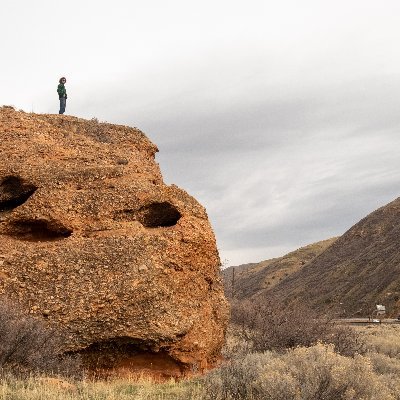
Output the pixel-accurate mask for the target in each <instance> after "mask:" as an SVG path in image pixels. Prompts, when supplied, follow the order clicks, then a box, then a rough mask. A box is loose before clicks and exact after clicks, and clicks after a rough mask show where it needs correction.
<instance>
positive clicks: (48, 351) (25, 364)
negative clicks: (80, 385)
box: [0, 301, 80, 374]
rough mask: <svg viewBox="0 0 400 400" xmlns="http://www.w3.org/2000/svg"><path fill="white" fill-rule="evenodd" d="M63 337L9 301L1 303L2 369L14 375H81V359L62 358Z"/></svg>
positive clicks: (0, 353) (0, 346)
mask: <svg viewBox="0 0 400 400" xmlns="http://www.w3.org/2000/svg"><path fill="white" fill-rule="evenodd" d="M61 344H62V338H61V337H60V336H59V335H57V334H56V333H55V332H54V331H52V330H50V329H48V328H46V327H45V326H44V324H43V323H42V322H41V321H40V320H38V319H35V318H32V317H27V316H24V315H23V314H22V313H21V312H20V311H18V310H16V308H15V306H13V305H11V303H10V302H7V301H3V302H1V303H0V368H1V370H3V371H8V372H11V373H14V374H24V373H31V372H55V373H62V374H76V373H79V370H80V367H79V365H80V364H79V360H77V359H75V358H73V357H71V356H69V357H67V356H64V357H61V356H60V349H61Z"/></svg>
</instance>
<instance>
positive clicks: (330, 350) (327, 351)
mask: <svg viewBox="0 0 400 400" xmlns="http://www.w3.org/2000/svg"><path fill="white" fill-rule="evenodd" d="M204 390H205V398H207V399H210V400H211V399H212V400H230V399H232V400H233V399H234V400H255V399H265V400H287V399H297V400H319V399H320V400H322V399H324V400H338V399H346V400H351V399H354V400H355V399H364V400H369V399H370V400H375V399H381V400H384V399H385V400H389V399H395V398H396V397H395V396H394V395H393V394H392V393H390V390H389V389H388V388H387V387H386V386H385V385H384V384H383V383H382V382H381V381H380V378H379V376H378V375H377V374H375V372H374V371H373V368H372V365H371V362H370V360H369V359H368V358H366V357H364V356H362V355H356V356H355V357H353V358H350V357H345V356H342V355H339V354H337V353H335V351H334V346H333V345H327V344H322V343H318V344H316V345H314V346H312V347H308V348H307V347H299V348H295V349H292V350H288V351H287V352H285V353H283V354H282V353H278V352H265V353H263V354H249V355H247V356H246V357H245V358H244V359H242V360H234V361H232V362H231V363H228V364H226V365H224V366H222V367H221V368H220V369H219V370H215V371H213V372H211V373H209V374H208V375H207V377H205V378H204Z"/></svg>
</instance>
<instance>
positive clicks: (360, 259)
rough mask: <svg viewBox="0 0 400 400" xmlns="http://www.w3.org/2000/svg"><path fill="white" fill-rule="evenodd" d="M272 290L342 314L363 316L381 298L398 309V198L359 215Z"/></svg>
mask: <svg viewBox="0 0 400 400" xmlns="http://www.w3.org/2000/svg"><path fill="white" fill-rule="evenodd" d="M270 294H271V295H276V296H277V297H279V299H280V300H281V301H285V302H293V301H300V302H302V303H306V304H308V305H310V306H311V307H312V308H314V309H317V310H320V311H333V312H335V313H338V314H339V315H340V316H367V315H369V314H370V313H371V312H372V310H373V309H374V308H375V305H376V304H380V303H381V304H383V305H385V306H386V308H387V310H388V313H389V314H390V315H398V313H399V312H400V198H398V199H396V200H394V201H393V202H391V203H389V204H387V205H386V206H384V207H381V208H379V209H378V210H376V211H374V212H372V213H371V214H369V215H368V216H367V217H365V218H363V219H362V220H361V221H360V222H358V223H357V224H356V225H354V226H353V227H352V228H351V229H349V230H348V231H347V232H346V233H345V234H344V235H343V236H341V237H340V238H339V239H338V240H336V241H335V242H334V243H333V244H332V245H331V246H329V247H328V248H327V249H326V250H325V251H324V252H323V253H321V254H320V255H319V256H317V257H316V258H314V259H313V260H312V261H310V262H309V263H308V264H306V265H304V267H303V268H301V269H299V270H298V271H296V272H295V273H293V274H291V275H290V276H288V277H287V278H286V279H284V280H282V282H280V283H279V284H278V285H275V287H273V288H272V289H271V291H270ZM257 295H258V296H262V295H263V293H262V292H258V294H257Z"/></svg>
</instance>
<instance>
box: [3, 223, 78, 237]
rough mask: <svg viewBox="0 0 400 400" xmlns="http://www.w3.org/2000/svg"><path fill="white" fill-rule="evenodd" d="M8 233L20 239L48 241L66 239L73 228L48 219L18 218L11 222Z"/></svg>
mask: <svg viewBox="0 0 400 400" xmlns="http://www.w3.org/2000/svg"><path fill="white" fill-rule="evenodd" d="M7 231H8V232H7V233H8V235H10V236H13V237H15V238H16V239H19V240H27V241H33V242H46V241H54V240H61V239H65V238H67V237H69V236H71V234H72V230H70V229H68V228H66V227H64V226H62V225H61V224H56V223H54V222H49V221H46V220H18V221H14V222H12V223H10V224H9V226H8V229H7Z"/></svg>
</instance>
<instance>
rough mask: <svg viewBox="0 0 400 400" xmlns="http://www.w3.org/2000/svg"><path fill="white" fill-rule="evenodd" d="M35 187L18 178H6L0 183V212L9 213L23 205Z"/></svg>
mask: <svg viewBox="0 0 400 400" xmlns="http://www.w3.org/2000/svg"><path fill="white" fill-rule="evenodd" d="M36 189H37V187H36V186H34V185H31V184H29V183H26V182H24V180H23V179H21V178H20V177H18V176H7V177H5V178H3V179H2V180H1V183H0V211H10V210H13V209H14V208H17V207H18V206H20V205H22V204H24V203H25V202H26V201H27V200H28V199H29V197H31V196H32V195H33V193H35V191H36Z"/></svg>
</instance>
